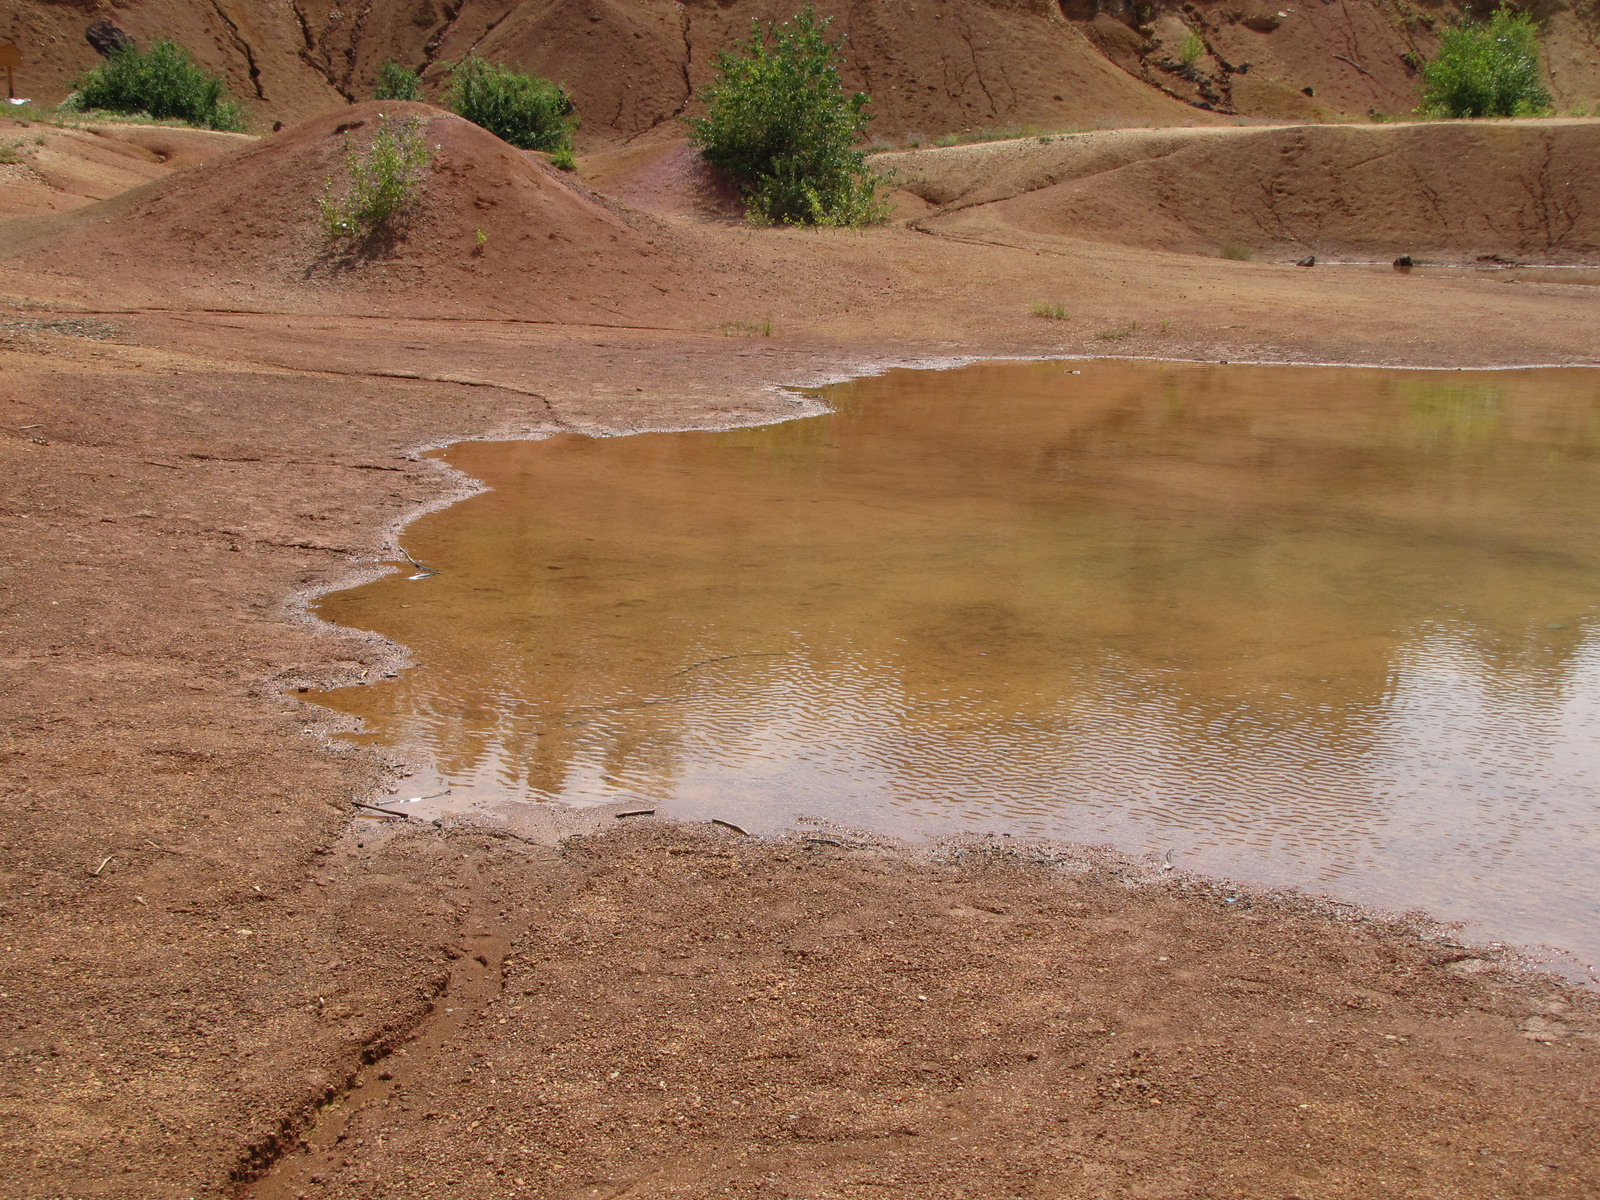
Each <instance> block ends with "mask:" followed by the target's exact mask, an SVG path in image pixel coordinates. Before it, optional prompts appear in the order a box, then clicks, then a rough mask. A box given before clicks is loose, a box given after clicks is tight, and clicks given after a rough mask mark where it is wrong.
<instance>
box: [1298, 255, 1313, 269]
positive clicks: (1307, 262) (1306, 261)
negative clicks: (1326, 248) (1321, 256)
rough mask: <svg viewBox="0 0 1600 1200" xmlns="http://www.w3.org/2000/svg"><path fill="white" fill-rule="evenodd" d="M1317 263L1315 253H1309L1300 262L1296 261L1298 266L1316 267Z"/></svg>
mask: <svg viewBox="0 0 1600 1200" xmlns="http://www.w3.org/2000/svg"><path fill="white" fill-rule="evenodd" d="M1316 265H1317V256H1316V255H1315V254H1308V255H1306V256H1305V257H1304V258H1302V259H1301V260H1300V261H1299V262H1297V263H1295V266H1297V267H1314V266H1316Z"/></svg>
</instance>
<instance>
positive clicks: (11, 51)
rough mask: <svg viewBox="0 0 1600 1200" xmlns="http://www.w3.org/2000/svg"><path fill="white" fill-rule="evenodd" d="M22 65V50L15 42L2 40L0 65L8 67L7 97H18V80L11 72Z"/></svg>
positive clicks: (12, 98)
mask: <svg viewBox="0 0 1600 1200" xmlns="http://www.w3.org/2000/svg"><path fill="white" fill-rule="evenodd" d="M21 65H22V51H21V50H18V49H17V47H16V43H14V42H0V67H4V68H5V69H6V99H7V100H15V99H16V97H17V82H16V79H15V78H14V77H13V76H12V74H11V72H12V71H14V70H15V69H16V68H17V67H20V66H21Z"/></svg>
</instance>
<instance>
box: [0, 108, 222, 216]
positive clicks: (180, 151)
mask: <svg viewBox="0 0 1600 1200" xmlns="http://www.w3.org/2000/svg"><path fill="white" fill-rule="evenodd" d="M253 140H254V139H252V138H249V137H247V136H245V135H243V134H237V133H215V132H213V131H211V130H209V129H178V128H172V127H170V126H161V125H128V124H112V123H100V124H88V125H84V126H82V127H77V128H62V127H60V126H56V125H45V124H40V123H39V122H37V121H16V120H9V119H4V118H0V145H3V146H8V147H10V153H9V155H8V157H9V158H10V159H11V161H10V162H4V163H0V180H3V181H4V182H3V184H0V216H15V215H27V214H43V213H56V212H68V211H70V210H71V209H74V208H82V207H83V206H84V205H86V204H93V203H94V202H95V201H96V200H108V199H110V198H111V197H112V196H116V195H119V194H121V193H122V192H125V191H127V190H128V189H129V188H134V187H138V186H139V185H140V184H143V183H148V182H150V181H152V180H156V179H163V178H165V177H166V176H167V175H170V174H171V173H172V172H173V171H177V170H181V169H182V168H184V167H191V166H194V165H196V164H197V163H201V162H204V161H205V160H206V159H208V158H213V157H215V156H216V155H218V154H221V153H225V152H226V151H228V150H236V149H239V148H240V147H242V146H248V145H250V144H251V142H252V141H253Z"/></svg>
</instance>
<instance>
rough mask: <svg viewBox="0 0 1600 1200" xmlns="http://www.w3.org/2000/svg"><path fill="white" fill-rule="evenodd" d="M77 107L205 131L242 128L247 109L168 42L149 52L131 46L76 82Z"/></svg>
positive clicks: (214, 79) (174, 45) (181, 50)
mask: <svg viewBox="0 0 1600 1200" xmlns="http://www.w3.org/2000/svg"><path fill="white" fill-rule="evenodd" d="M72 87H73V89H74V94H75V98H74V103H75V105H76V107H78V108H80V109H85V110H94V109H101V110H104V111H106V112H114V113H144V114H147V115H149V116H151V117H154V118H155V119H156V120H158V121H167V120H179V121H186V122H188V123H189V124H190V125H198V126H201V127H202V128H206V129H224V130H239V129H243V128H244V123H245V122H244V109H243V108H242V107H241V106H240V105H239V103H238V102H237V101H235V100H232V99H230V98H229V97H228V92H227V88H226V87H225V86H224V85H223V82H222V78H221V76H218V75H212V74H210V73H209V72H208V71H206V70H205V69H204V68H203V67H201V66H200V64H199V63H197V62H195V60H194V56H193V55H192V54H190V53H189V52H188V51H187V50H185V49H184V48H183V47H182V46H179V45H177V44H176V43H175V42H171V41H168V40H165V39H163V40H161V41H159V42H156V43H155V44H154V45H152V46H151V47H150V49H149V50H147V51H140V50H139V49H138V47H136V46H128V47H126V48H124V49H121V50H117V51H115V52H114V53H113V54H112V55H111V56H110V57H109V58H107V59H105V61H103V62H101V63H98V64H96V65H95V66H93V67H90V68H89V69H88V70H87V71H85V72H84V73H83V74H82V75H80V76H78V77H77V78H76V79H75V80H73V82H72Z"/></svg>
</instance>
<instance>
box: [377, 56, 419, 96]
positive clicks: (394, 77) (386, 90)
mask: <svg viewBox="0 0 1600 1200" xmlns="http://www.w3.org/2000/svg"><path fill="white" fill-rule="evenodd" d="M372 98H373V99H374V100H421V99H422V76H421V75H419V74H418V73H417V72H415V71H408V70H406V69H405V68H404V67H402V66H401V65H400V64H399V63H397V62H395V61H394V59H392V58H391V59H388V60H386V61H385V62H384V64H383V66H381V67H379V68H378V86H377V87H376V88H374V89H373V92H372Z"/></svg>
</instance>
